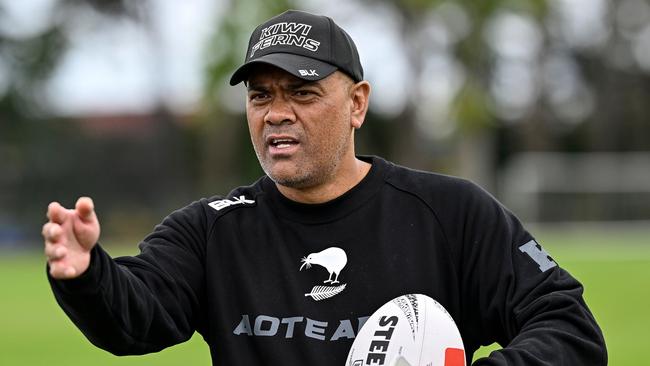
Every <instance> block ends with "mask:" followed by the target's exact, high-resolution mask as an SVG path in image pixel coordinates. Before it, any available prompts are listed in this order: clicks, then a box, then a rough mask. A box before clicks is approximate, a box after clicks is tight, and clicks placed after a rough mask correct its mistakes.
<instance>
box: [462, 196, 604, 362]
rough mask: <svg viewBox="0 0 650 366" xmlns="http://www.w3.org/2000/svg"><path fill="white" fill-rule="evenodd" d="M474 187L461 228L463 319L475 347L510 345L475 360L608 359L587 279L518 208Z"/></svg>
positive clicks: (598, 360) (588, 360)
mask: <svg viewBox="0 0 650 366" xmlns="http://www.w3.org/2000/svg"><path fill="white" fill-rule="evenodd" d="M468 188H469V191H470V193H469V194H468V195H466V196H465V197H466V198H465V199H466V200H467V201H465V202H458V204H459V205H462V206H463V207H465V208H466V210H463V213H462V215H461V216H462V218H461V217H458V218H457V220H456V229H457V231H456V234H454V235H456V237H457V238H458V239H459V240H460V241H461V242H462V243H463V251H462V253H463V258H462V269H461V272H462V273H461V277H462V283H463V300H462V302H463V306H464V309H463V321H462V323H463V324H460V325H459V326H460V327H461V329H462V330H464V337H465V334H467V335H468V337H467V339H466V342H467V343H469V344H470V347H472V348H474V347H477V346H480V345H488V344H491V343H493V342H497V343H499V344H500V345H501V346H502V347H503V349H501V350H498V351H495V352H493V353H492V354H491V355H490V356H489V357H487V358H483V359H480V360H477V361H476V362H475V363H474V365H475V366H479V365H481V366H487V365H491V366H497V365H499V366H506V365H531V366H534V365H540V366H541V365H606V364H607V351H606V348H605V342H604V338H603V335H602V332H601V330H600V328H599V327H598V325H597V323H596V321H595V319H594V317H593V315H592V314H591V312H590V311H589V308H588V307H587V305H586V304H585V302H584V299H583V296H582V295H583V287H582V285H581V284H580V283H579V282H578V281H577V280H576V279H575V278H573V277H572V276H571V275H570V274H569V273H568V272H567V271H565V270H564V269H562V268H561V267H560V266H559V264H558V263H557V262H555V261H554V260H553V259H552V258H551V257H549V256H548V254H547V253H545V252H544V251H543V248H542V247H541V246H540V245H539V244H538V243H537V242H536V241H534V239H533V238H532V236H531V235H530V234H529V233H528V232H527V231H526V230H524V229H523V227H522V225H521V223H520V222H519V221H518V220H517V218H516V217H515V216H514V215H513V214H512V213H510V212H509V211H508V210H506V209H505V208H504V207H503V206H501V205H500V204H499V203H498V202H497V201H496V200H494V199H493V198H492V197H491V196H489V195H488V194H487V193H485V192H484V191H483V190H481V189H479V188H477V187H468ZM464 340H465V339H464ZM466 345H467V344H466Z"/></svg>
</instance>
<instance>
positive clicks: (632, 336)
mask: <svg viewBox="0 0 650 366" xmlns="http://www.w3.org/2000/svg"><path fill="white" fill-rule="evenodd" d="M533 232H534V233H535V234H536V237H537V239H538V241H539V242H540V243H542V244H543V245H544V247H545V248H546V249H547V251H548V252H549V253H550V254H551V255H552V256H553V257H554V259H555V260H556V261H558V262H559V263H560V265H561V266H562V267H564V268H566V269H567V270H569V271H570V272H571V273H572V274H573V275H574V276H576V277H577V278H578V279H580V280H581V281H582V283H583V284H584V285H585V289H586V290H585V297H586V299H587V303H588V304H589V306H590V307H591V310H592V311H593V313H594V315H595V316H596V319H597V320H598V321H599V323H600V325H601V327H602V328H603V331H604V333H605V338H606V340H607V345H608V351H609V360H610V362H609V364H610V365H614V366H627V365H630V366H631V365H639V364H643V363H644V362H645V361H644V360H645V359H646V355H645V347H646V346H647V343H648V339H649V337H648V329H650V316H649V315H648V310H649V309H650V227H647V228H638V227H637V228H635V229H621V228H609V227H604V228H590V229H582V230H575V229H567V230H558V229H553V230H549V229H543V228H539V229H533ZM109 251H110V248H109ZM111 252H112V251H111ZM0 290H1V293H2V299H1V300H0V365H30V366H39V365H43V366H59V365H61V366H63V365H66V366H77V365H94V366H102V365H161V366H165V365H170V366H171V365H197V366H201V365H203V366H208V365H210V357H209V354H208V350H207V347H206V346H205V344H204V343H203V340H202V339H201V337H200V336H197V335H195V336H194V337H193V338H192V339H191V340H190V341H189V342H186V343H184V344H181V345H178V346H176V347H173V348H170V349H168V350H165V351H163V352H160V353H158V354H153V355H147V356H137V357H115V356H112V355H110V354H108V353H106V352H104V351H101V350H99V349H96V348H95V347H94V346H93V345H91V344H90V343H89V342H88V341H87V340H86V339H85V338H84V337H83V336H82V335H81V333H80V332H79V331H78V330H77V329H76V328H75V327H74V326H73V325H72V323H71V322H70V321H69V320H68V319H67V318H66V316H65V315H64V314H63V312H62V311H61V310H60V309H59V307H58V305H57V304H56V303H55V301H54V298H53V296H52V294H51V293H50V290H49V287H48V284H47V281H46V278H45V273H44V264H43V258H42V256H41V255H40V253H22V254H17V253H2V252H0ZM493 348H494V347H491V348H485V349H482V350H481V351H480V353H479V355H477V356H476V357H479V356H480V355H485V354H487V353H489V351H490V350H492V349H493Z"/></svg>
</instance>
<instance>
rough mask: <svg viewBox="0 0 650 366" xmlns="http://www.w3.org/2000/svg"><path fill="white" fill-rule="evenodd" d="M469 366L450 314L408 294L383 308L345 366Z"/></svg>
mask: <svg viewBox="0 0 650 366" xmlns="http://www.w3.org/2000/svg"><path fill="white" fill-rule="evenodd" d="M362 365H387V366H466V363H465V348H464V346H463V340H462V339H461V337H460V332H459V331H458V327H456V323H455V322H454V320H453V319H452V317H451V315H449V313H447V310H445V308H444V307H443V306H442V305H440V304H439V303H438V302H437V301H435V300H433V299H432V298H430V297H429V296H426V295H421V294H408V295H402V296H399V297H397V298H395V299H393V300H391V301H389V302H388V303H386V304H384V305H383V306H382V307H380V308H379V310H377V311H376V312H375V313H374V314H372V315H371V316H370V318H368V320H367V321H366V323H365V324H364V325H363V327H362V328H361V330H360V331H359V334H357V336H356V338H355V340H354V342H353V344H352V347H351V348H350V352H349V353H348V358H347V361H346V366H362Z"/></svg>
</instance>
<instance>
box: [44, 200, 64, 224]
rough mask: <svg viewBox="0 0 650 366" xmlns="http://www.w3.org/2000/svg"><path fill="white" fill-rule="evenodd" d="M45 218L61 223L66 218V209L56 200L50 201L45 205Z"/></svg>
mask: <svg viewBox="0 0 650 366" xmlns="http://www.w3.org/2000/svg"><path fill="white" fill-rule="evenodd" d="M47 218H48V219H50V221H51V222H55V223H57V224H63V222H64V221H65V218H66V209H65V208H64V207H63V206H61V204H59V203H58V202H52V203H50V204H49V205H48V206H47Z"/></svg>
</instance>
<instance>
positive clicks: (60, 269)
mask: <svg viewBox="0 0 650 366" xmlns="http://www.w3.org/2000/svg"><path fill="white" fill-rule="evenodd" d="M47 218H48V219H49V221H48V222H47V223H46V224H45V225H43V232H42V234H43V238H44V239H45V256H46V257H47V262H48V264H49V265H50V275H51V276H52V277H53V278H56V279H70V278H75V277H78V276H80V275H81V274H82V273H84V272H85V271H86V269H88V266H89V265H90V251H91V250H92V248H93V247H94V246H95V244H96V243H97V240H98V239H99V231H100V229H99V221H98V220H97V215H96V214H95V208H94V204H93V201H92V199H90V198H88V197H81V198H79V199H78V200H77V204H76V205H75V208H74V209H66V208H65V207H63V206H61V205H60V204H59V203H58V202H52V203H50V205H49V206H48V207H47Z"/></svg>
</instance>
